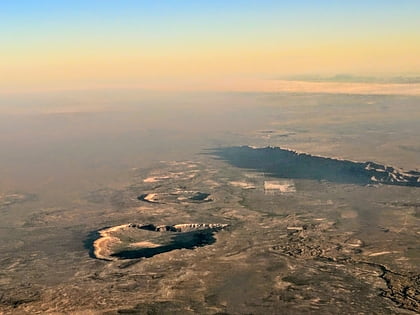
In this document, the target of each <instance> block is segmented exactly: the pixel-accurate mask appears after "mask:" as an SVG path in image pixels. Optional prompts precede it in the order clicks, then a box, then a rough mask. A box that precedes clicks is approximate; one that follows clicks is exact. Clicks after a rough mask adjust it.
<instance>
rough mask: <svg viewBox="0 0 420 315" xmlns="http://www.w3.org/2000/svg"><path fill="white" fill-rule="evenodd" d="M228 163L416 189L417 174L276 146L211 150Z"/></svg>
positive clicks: (419, 178) (279, 173) (419, 183)
mask: <svg viewBox="0 0 420 315" xmlns="http://www.w3.org/2000/svg"><path fill="white" fill-rule="evenodd" d="M209 154H211V155H214V156H216V157H217V158H218V159H220V160H223V161H226V162H228V163H229V164H231V165H233V166H236V167H240V168H246V169H251V170H255V171H258V172H264V173H267V175H270V176H274V177H280V178H294V179H312V180H327V181H330V182H336V183H347V184H358V185H367V184H379V183H380V184H387V185H400V186H413V187H420V172H417V171H401V170H398V169H395V168H393V167H391V166H386V165H381V164H378V163H375V162H354V161H349V160H340V159H333V158H328V157H321V156H313V155H310V154H306V153H298V152H295V151H292V150H286V149H282V148H279V147H266V148H253V147H249V146H237V147H224V148H216V149H211V150H210V152H209Z"/></svg>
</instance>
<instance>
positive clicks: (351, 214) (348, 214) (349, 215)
mask: <svg viewBox="0 0 420 315" xmlns="http://www.w3.org/2000/svg"><path fill="white" fill-rule="evenodd" d="M340 216H341V218H343V219H355V218H357V217H358V216H359V214H358V213H357V212H356V211H354V210H344V211H342V212H341V214H340Z"/></svg>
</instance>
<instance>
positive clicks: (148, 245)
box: [130, 241, 161, 248]
mask: <svg viewBox="0 0 420 315" xmlns="http://www.w3.org/2000/svg"><path fill="white" fill-rule="evenodd" d="M130 246H131V247H144V248H155V247H159V246H161V245H160V244H156V243H153V242H149V241H142V242H136V243H131V244H130Z"/></svg>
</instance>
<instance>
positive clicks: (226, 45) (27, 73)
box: [0, 0, 420, 91]
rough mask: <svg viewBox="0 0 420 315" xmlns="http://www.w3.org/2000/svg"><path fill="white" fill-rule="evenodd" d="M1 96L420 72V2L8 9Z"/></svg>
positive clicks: (106, 3)
mask: <svg viewBox="0 0 420 315" xmlns="http://www.w3.org/2000/svg"><path fill="white" fill-rule="evenodd" d="M0 48H1V50H0V73H1V76H0V90H3V91H4V90H25V89H28V90H34V89H35V90H36V89H48V88H51V89H56V88H58V89H59V88H66V89H72V88H89V87H102V86H117V87H124V86H133V85H136V84H139V85H142V84H147V83H153V84H160V82H165V84H168V83H169V84H170V83H171V82H176V81H179V80H181V81H182V80H185V81H188V80H195V79H203V78H204V79H206V80H218V79H219V78H240V77H242V78H275V77H280V76H285V75H295V74H321V75H322V74H328V75H329V74H336V73H351V74H379V75H382V74H384V75H389V74H391V75H394V74H402V73H411V74H413V73H419V72H420V58H419V56H420V1H418V0H413V1H403V0H399V1H395V0H390V1H387V0H378V1H373V0H371V1H369V0H360V1H358V0H353V1H339V0H337V1H332V0H330V1H320V0H319V1H312V0H308V1H264V0H259V1H233V0H230V1H226V0H224V1H218V0H213V1H198V0H195V1H182V0H174V1H151V0H150V1H140V0H137V1H134V0H133V1H128V0H118V1H117V0H115V1H111V0H97V1H95V0H80V1H77V0H71V1H66V0H52V1H42V0H34V1H25V0H16V1H13V0H10V1H7V0H4V1H0Z"/></svg>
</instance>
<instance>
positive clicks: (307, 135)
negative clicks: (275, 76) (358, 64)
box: [0, 92, 420, 314]
mask: <svg viewBox="0 0 420 315" xmlns="http://www.w3.org/2000/svg"><path fill="white" fill-rule="evenodd" d="M32 99H33V103H32V105H31V107H30V108H29V109H26V111H25V112H16V113H10V112H7V114H6V112H4V113H3V112H1V111H0V146H1V151H2V153H1V155H0V174H1V178H0V239H1V242H0V313H2V314H418V313H419V312H420V241H419V239H420V124H419V117H420V107H419V103H420V97H419V96H416V95H382V94H376V95H369V94H326V93H309V92H308V93H291V92H284V93H271V92H267V93H251V92H237V93H210V92H208V93H207V92H206V93H201V94H200V93H187V94H186V95H179V94H177V93H175V92H174V93H169V94H168V95H165V96H162V95H155V94H151V95H146V96H144V95H141V93H139V95H137V94H135V93H132V94H130V95H129V96H123V94H118V93H116V94H115V95H114V94H112V95H111V94H110V95H103V98H101V99H100V102H102V103H100V104H99V105H100V106H99V105H98V107H97V108H96V107H95V106H92V107H89V108H88V109H86V110H80V108H82V107H80V106H77V105H78V104H88V103H89V102H90V100H91V99H97V95H90V94H89V93H88V92H83V93H82V92H80V93H79V94H77V95H72V96H66V95H53V96H50V97H44V96H41V95H38V96H36V97H33V98H32ZM3 101H4V103H5V104H6V103H7V100H6V99H4V100H3ZM16 102H21V103H25V102H27V100H26V99H24V98H22V99H21V100H18V101H16ZM59 102H67V103H69V104H70V103H71V104H75V107H74V110H67V111H62V110H61V107H60V106H59V105H58V104H59ZM227 105H228V106H227ZM99 108H101V109H99Z"/></svg>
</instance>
